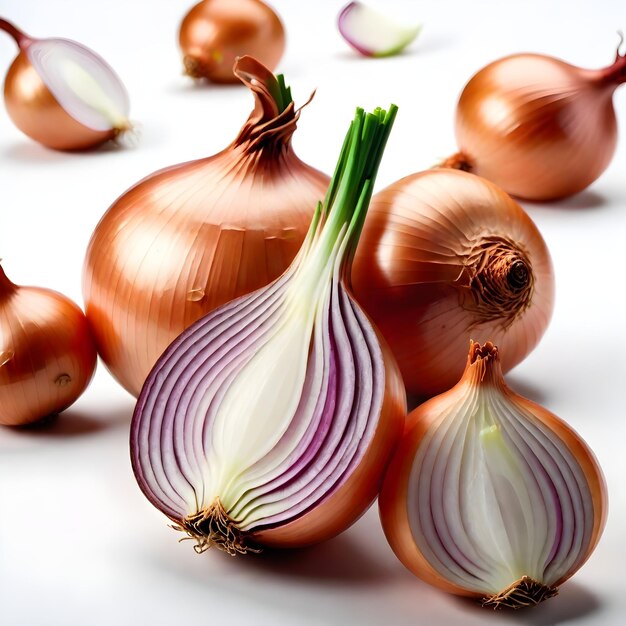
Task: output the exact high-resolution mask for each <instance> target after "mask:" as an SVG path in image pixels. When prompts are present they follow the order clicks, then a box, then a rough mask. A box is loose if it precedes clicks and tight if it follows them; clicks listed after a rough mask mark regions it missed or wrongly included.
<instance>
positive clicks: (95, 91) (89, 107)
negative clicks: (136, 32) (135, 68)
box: [0, 19, 131, 150]
mask: <svg viewBox="0 0 626 626" xmlns="http://www.w3.org/2000/svg"><path fill="white" fill-rule="evenodd" d="M0 30H3V31H5V32H7V33H8V34H9V35H11V36H12V37H13V38H14V39H15V41H16V43H17V45H18V46H19V49H20V52H19V54H18V56H17V57H16V59H15V60H14V61H13V64H12V65H11V67H10V69H9V71H8V74H7V76H6V80H5V83H4V101H5V103H6V107H7V111H8V112H9V115H10V117H11V119H12V120H13V122H14V124H15V125H16V126H17V127H18V128H19V129H20V130H21V131H22V132H23V133H24V134H26V135H28V136H29V137H30V138H31V139H34V140H35V141H37V142H39V143H41V144H43V145H44V146H47V147H48V148H54V149H56V150H83V149H87V148H92V147H94V146H97V145H99V144H101V143H104V142H105V141H109V140H111V139H115V138H116V137H118V136H119V135H120V133H123V132H125V131H127V130H129V129H130V127H131V125H130V122H129V121H128V113H129V108H130V105H129V100H128V94H127V92H126V89H125V87H124V85H123V84H122V81H121V80H120V79H119V77H118V76H117V74H116V73H115V72H114V71H113V69H112V68H111V67H110V66H109V65H108V63H107V62H106V61H105V60H104V59H102V58H101V57H100V56H99V55H97V54H96V53H95V52H94V51H93V50H90V49H89V48H86V47H85V46H83V45H81V44H79V43H76V42H75V41H70V40H69V39H34V38H32V37H29V36H28V35H25V34H24V33H23V32H21V31H20V30H19V29H17V28H16V27H15V26H14V25H13V24H11V23H9V22H7V21H6V20H3V19H0Z"/></svg>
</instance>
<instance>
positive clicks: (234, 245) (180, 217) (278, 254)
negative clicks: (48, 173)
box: [83, 57, 329, 395]
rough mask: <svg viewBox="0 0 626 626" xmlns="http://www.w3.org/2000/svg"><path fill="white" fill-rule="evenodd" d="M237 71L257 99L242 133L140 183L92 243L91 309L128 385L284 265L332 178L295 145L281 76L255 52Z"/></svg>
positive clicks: (103, 349) (113, 367)
mask: <svg viewBox="0 0 626 626" xmlns="http://www.w3.org/2000/svg"><path fill="white" fill-rule="evenodd" d="M235 73H236V74H237V76H238V77H239V79H240V80H241V81H242V82H243V83H244V84H245V85H246V86H247V87H249V88H250V89H251V90H252V92H253V94H254V97H255V100H256V106H255V108H254V111H253V112H252V113H251V115H250V117H249V118H248V121H247V122H246V124H245V125H244V126H243V128H242V129H241V131H240V132H239V135H238V136H237V138H236V139H235V141H234V142H233V143H232V144H231V145H230V146H228V148H226V149H225V150H223V151H222V152H220V153H219V154H217V155H215V156H212V157H209V158H206V159H200V160H197V161H191V162H189V163H183V164H181V165H175V166H173V167H169V168H166V169H164V170H161V171H159V172H156V173H155V174H152V175H151V176H148V177H147V178H145V179H144V180H142V181H141V182H139V183H138V184H137V185H135V186H134V187H132V188H131V189H130V190H129V191H127V192H126V193H125V194H124V195H122V196H121V197H120V198H119V199H118V200H117V201H116V202H115V203H114V204H113V206H112V207H111V208H110V209H109V210H108V211H107V213H106V214H105V215H104V217H103V218H102V220H101V221H100V223H99V224H98V226H97V227H96V230H95V232H94V234H93V236H92V238H91V242H90V244H89V248H88V251H87V256H86V260H85V269H84V280H83V293H84V297H85V303H86V313H87V317H88V319H89V322H90V324H91V327H92V329H93V333H94V336H95V339H96V343H97V345H98V352H99V354H100V356H101V357H102V359H103V361H104V363H105V364H106V365H107V367H108V368H109V370H110V371H111V373H112V374H113V376H114V377H115V378H116V379H117V380H118V381H119V382H120V383H121V384H122V385H123V386H124V387H125V388H126V389H127V390H128V391H130V392H131V393H132V394H133V395H137V394H138V393H139V390H140V389H141V385H142V384H143V382H144V380H145V378H146V376H147V375H148V372H149V371H150V368H151V367H152V366H153V365H154V363H155V361H156V360H157V358H158V357H159V356H160V354H161V353H162V352H163V350H164V349H165V348H166V347H167V345H168V344H169V343H170V342H171V341H172V340H173V339H174V338H175V337H176V336H177V335H179V334H180V333H181V332H182V331H183V330H184V329H185V328H187V327H188V326H189V325H190V324H192V323H193V322H195V321H196V320H197V319H198V318H200V317H202V316H203V315H204V314H206V313H208V312H209V311H212V310H213V309H214V308H216V307H217V306H219V305H220V304H223V303H225V302H228V301H229V300H232V299H233V298H236V297H238V296H241V295H243V294H246V293H250V292H251V291H254V290H255V289H258V288H259V287H262V286H263V285H267V284H268V283H270V282H271V281H272V280H274V279H275V278H277V277H278V276H280V274H282V272H283V271H284V270H285V269H286V268H287V267H288V266H289V264H290V263H291V261H292V260H293V258H294V257H295V255H296V253H297V251H298V249H299V248H300V246H301V244H302V242H303V240H304V237H305V235H306V232H307V229H308V227H309V224H310V223H311V217H312V215H313V209H312V207H314V206H315V204H316V203H317V202H318V201H319V200H321V199H322V198H323V197H324V194H325V193H326V188H327V187H328V181H329V178H328V176H326V175H325V174H322V173H321V172H319V171H317V170H316V169H314V168H312V167H310V166H308V165H306V164H305V163H303V162H302V161H301V160H300V159H299V158H298V157H297V156H296V155H295V154H294V151H293V149H292V147H291V136H292V134H293V132H294V130H295V128H296V122H297V121H298V117H299V111H297V110H296V109H295V108H294V104H293V102H292V101H291V94H290V91H289V89H288V88H287V87H285V85H284V82H283V81H282V76H281V77H279V80H277V79H276V78H275V77H274V76H273V74H271V72H269V70H267V69H266V68H265V67H263V66H262V65H261V64H260V63H258V62H257V61H256V60H254V59H252V58H250V57H242V58H241V59H239V60H238V62H237V64H236V66H235Z"/></svg>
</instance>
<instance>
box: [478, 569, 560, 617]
mask: <svg viewBox="0 0 626 626" xmlns="http://www.w3.org/2000/svg"><path fill="white" fill-rule="evenodd" d="M558 593H559V590H558V588H557V587H548V586H547V585H544V584H542V583H540V582H537V581H536V580H534V579H533V578H531V577H530V576H522V577H521V578H520V579H519V580H516V581H515V582H514V583H512V584H511V585H509V586H508V587H507V588H506V589H503V590H502V591H501V592H500V593H496V594H494V595H493V596H489V597H487V598H484V599H483V600H482V606H483V607H485V608H492V609H494V610H498V609H513V610H517V609H523V608H526V607H529V606H537V605H538V604H539V603H541V602H543V601H544V600H547V599H548V598H553V597H554V596H556V595H557V594H558Z"/></svg>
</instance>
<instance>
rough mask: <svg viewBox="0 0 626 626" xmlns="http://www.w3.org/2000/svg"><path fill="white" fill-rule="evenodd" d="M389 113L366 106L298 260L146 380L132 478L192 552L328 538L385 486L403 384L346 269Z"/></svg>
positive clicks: (166, 357) (220, 313)
mask: <svg viewBox="0 0 626 626" xmlns="http://www.w3.org/2000/svg"><path fill="white" fill-rule="evenodd" d="M395 112H396V108H395V107H392V108H391V109H390V111H389V113H386V112H384V111H380V110H377V111H376V112H375V113H374V114H368V115H364V114H363V111H361V110H358V111H357V116H356V118H355V120H354V122H353V124H352V125H351V128H350V131H349V132H348V136H347V138H346V142H345V144H344V147H343V150H342V153H341V157H340V159H339V164H338V167H337V170H336V172H335V176H334V178H333V181H332V182H331V186H330V188H329V191H328V194H327V197H326V201H325V203H324V206H323V207H322V205H320V206H319V207H318V209H317V212H316V215H315V217H314V219H313V223H312V225H311V229H310V230H309V234H308V236H307V239H306V241H305V243H304V245H303V247H302V249H301V251H300V253H299V254H298V256H297V257H296V259H295V260H294V262H293V263H292V265H291V266H290V268H289V269H288V270H287V271H286V272H285V273H284V274H283V275H282V276H281V277H280V278H279V279H277V280H276V281H274V282H273V283H271V284H270V285H269V286H268V287H266V288H263V289H260V290H258V291H255V292H253V293H252V294H249V295H246V296H243V297H241V298H239V299H237V300H234V301H232V302H230V303H228V304H226V305H224V306H222V307H220V308H218V309H216V310H215V311H213V312H212V313H209V314H208V315H207V316H206V317H204V318H202V319H200V320H199V321H198V322H196V323H195V324H194V325H193V326H191V327H190V328H189V329H187V330H186V331H185V332H183V333H182V334H181V335H180V336H179V337H178V339H176V340H175V341H174V343H172V344H171V346H170V347H169V348H168V349H167V350H166V351H165V353H164V354H163V356H162V357H161V358H160V359H159V361H158V362H157V364H156V365H155V367H154V368H153V370H152V372H151V373H150V375H149V377H148V379H147V381H146V383H145V385H144V387H143V390H142V392H141V394H140V396H139V400H138V403H137V407H136V410H135V414H134V417H133V422H132V427H131V458H132V463H133V469H134V471H135V475H136V477H137V480H138V482H139V485H140V487H141V489H142V490H143V492H144V494H145V495H146V496H147V497H148V499H149V500H150V501H151V502H152V504H154V506H155V507H157V508H158V509H160V510H161V511H162V512H163V513H165V514H166V515H167V516H168V517H169V518H170V519H171V520H173V521H174V522H175V524H176V527H177V528H178V529H180V530H183V531H185V532H186V533H187V534H188V535H189V537H191V538H193V539H195V540H196V549H197V550H198V551H203V550H205V549H206V548H209V547H211V546H213V545H215V546H217V547H219V548H221V549H223V550H225V551H226V552H228V553H230V554H236V553H245V552H247V551H249V550H250V549H256V548H254V546H256V545H259V544H262V545H280V546H296V545H305V544H308V543H313V542H316V541H321V540H323V539H325V538H328V537H330V536H332V535H334V534H336V533H338V532H340V531H341V530H343V529H344V528H346V527H347V526H348V525H349V524H351V523H352V522H354V521H355V520H356V519H357V518H358V517H359V515H361V513H363V512H364V511H365V509H366V508H367V507H368V505H369V504H370V503H371V502H372V501H373V499H374V497H375V496H376V493H377V491H378V488H379V482H380V478H381V475H382V472H383V469H384V466H385V464H386V462H387V460H388V457H389V455H390V453H391V450H392V447H393V446H394V445H395V442H396V441H397V439H398V437H399V435H400V432H401V429H402V425H403V421H404V413H405V397H404V389H403V385H402V382H401V377H400V374H399V371H398V368H397V365H396V364H395V361H394V359H393V357H392V356H391V354H390V353H389V351H388V349H387V348H385V347H384V346H381V344H380V341H379V337H378V334H377V331H376V330H375V328H374V327H373V326H372V324H371V323H370V321H369V320H368V318H367V317H366V315H365V314H364V313H363V312H362V311H361V309H360V308H359V306H358V305H357V304H356V302H355V301H354V299H353V298H352V296H351V294H350V293H349V290H348V287H347V284H346V277H347V276H349V269H350V263H351V259H352V257H353V254H354V249H355V246H356V244H357V241H358V237H359V234H360V230H361V226H362V223H363V219H364V218H365V213H366V211H367V206H368V203H369V199H370V197H371V193H372V185H373V181H374V178H375V175H376V171H377V168H378V164H379V162H380V158H381V156H382V152H383V149H384V145H385V142H386V138H387V135H388V133H389V130H390V128H391V125H392V123H393V119H394V117H395Z"/></svg>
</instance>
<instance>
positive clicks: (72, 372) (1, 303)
mask: <svg viewBox="0 0 626 626" xmlns="http://www.w3.org/2000/svg"><path fill="white" fill-rule="evenodd" d="M95 367H96V348H95V345H94V342H93V339H92V337H91V334H90V332H89V325H88V323H87V319H86V318H85V316H84V314H83V312H82V311H81V310H80V309H79V307H78V306H77V305H76V304H74V303H73V302H72V301H71V300H69V299H68V298H66V297H65V296H63V295H62V294H60V293H58V292H56V291H52V290H50V289H43V288H39V287H21V286H17V285H14V284H13V283H11V282H10V281H9V279H8V278H7V277H6V275H5V274H4V271H3V270H2V267H0V424H2V425H4V426H22V425H24V424H30V423H32V422H36V421H38V420H40V419H43V418H45V417H47V416H49V415H53V414H55V413H59V412H61V411H63V410H64V409H66V408H67V407H68V406H70V405H71V404H73V403H74V401H75V400H76V399H77V398H78V397H79V396H80V395H81V394H82V392H83V391H84V390H85V388H86V387H87V385H88V384H89V382H90V381H91V378H92V376H93V373H94V370H95Z"/></svg>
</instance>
